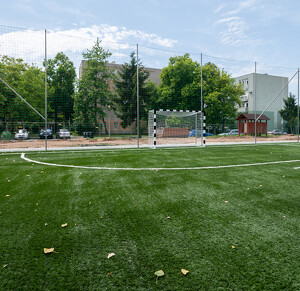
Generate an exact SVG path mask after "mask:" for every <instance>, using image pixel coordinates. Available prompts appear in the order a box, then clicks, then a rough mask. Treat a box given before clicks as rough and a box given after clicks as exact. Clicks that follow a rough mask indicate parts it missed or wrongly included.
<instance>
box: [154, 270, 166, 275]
mask: <svg viewBox="0 0 300 291" xmlns="http://www.w3.org/2000/svg"><path fill="white" fill-rule="evenodd" d="M154 275H156V276H157V277H162V276H164V275H165V273H164V271H163V270H159V271H156V272H155V273H154Z"/></svg>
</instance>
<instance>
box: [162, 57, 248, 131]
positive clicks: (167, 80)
mask: <svg viewBox="0 0 300 291" xmlns="http://www.w3.org/2000/svg"><path fill="white" fill-rule="evenodd" d="M161 80H162V83H161V84H160V86H159V92H160V97H159V99H158V102H157V105H158V106H159V107H162V108H170V109H177V110H180V109H181V110H201V100H200V99H201V66H200V65H199V64H198V63H197V62H194V61H193V60H192V59H191V58H190V56H189V54H185V55H184V56H177V57H172V58H170V62H169V65H168V66H167V67H165V68H163V70H162V73H161ZM202 81H203V87H202V90H203V101H204V104H205V112H206V117H207V123H209V124H225V123H226V122H230V121H232V120H234V118H235V117H236V114H237V107H236V105H237V104H240V103H241V101H240V96H241V95H243V94H244V91H243V89H242V87H241V85H236V84H234V81H233V79H232V78H231V77H230V75H229V74H227V73H226V72H225V71H224V70H220V69H219V68H218V67H217V66H216V65H215V64H213V63H207V64H205V65H204V66H203V67H202ZM214 130H215V129H214Z"/></svg>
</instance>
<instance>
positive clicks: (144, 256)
mask: <svg viewBox="0 0 300 291" xmlns="http://www.w3.org/2000/svg"><path fill="white" fill-rule="evenodd" d="M26 158H29V159H31V160H34V161H40V162H46V163H53V164H60V165H73V166H86V167H108V168H185V167H187V168H192V167H204V166H206V167H207V166H210V167H214V166H226V165H243V164H253V163H265V162H274V161H275V162H278V161H291V160H299V161H294V162H289V163H277V164H262V165H253V166H246V167H232V168H231V167H228V168H211V169H177V170H176V169H173V170H166V169H153V170H141V171H135V170H112V169H110V170H108V169H88V168H86V169H83V168H74V167H73V168H69V167H57V166H53V165H52V166H51V165H43V164H36V163H34V162H28V161H26V160H24V159H21V157H20V153H16V154H0V164H1V167H0V290H23V289H29V290H125V289H128V290H299V289H300V276H299V274H300V273H299V259H300V258H299V254H300V246H299V212H300V211H299V210H300V195H299V193H300V169H299V170H296V169H294V167H300V146H299V145H298V144H285V145H284V144H276V145H253V146H237V145H236V146H223V147H213V146H211V147H206V148H180V149H177V148H175V149H157V150H152V149H141V150H111V151H80V152H48V153H45V152H44V153H38V152H28V153H26ZM63 224H67V226H65V227H62V226H61V225H63ZM44 248H54V252H52V253H49V254H44ZM111 253H114V254H115V255H114V256H112V257H110V258H108V254H111ZM181 269H186V270H188V271H189V273H188V274H187V275H183V274H182V273H181ZM158 270H163V271H164V276H162V277H159V278H157V277H156V276H155V275H154V273H155V272H156V271H158Z"/></svg>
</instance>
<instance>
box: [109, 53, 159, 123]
mask: <svg viewBox="0 0 300 291" xmlns="http://www.w3.org/2000/svg"><path fill="white" fill-rule="evenodd" d="M130 58H131V59H130V62H129V63H125V64H123V65H122V68H121V69H120V71H118V74H117V78H116V79H115V86H116V93H117V96H115V98H114V106H115V110H116V113H117V116H118V117H119V118H120V119H121V120H122V121H121V126H122V127H123V128H126V127H127V126H130V125H132V123H133V122H134V121H136V118H137V65H138V67H139V105H140V106H139V109H140V110H139V111H140V117H141V119H146V117H147V116H148V114H147V112H148V109H149V105H150V103H151V100H152V99H151V98H152V96H153V94H156V92H157V91H156V90H157V89H156V86H155V84H154V83H153V82H151V81H148V82H147V80H148V78H149V75H150V73H149V72H147V71H145V69H144V67H143V66H142V64H141V63H138V60H137V59H136V57H135V53H134V52H132V53H131V54H130Z"/></svg>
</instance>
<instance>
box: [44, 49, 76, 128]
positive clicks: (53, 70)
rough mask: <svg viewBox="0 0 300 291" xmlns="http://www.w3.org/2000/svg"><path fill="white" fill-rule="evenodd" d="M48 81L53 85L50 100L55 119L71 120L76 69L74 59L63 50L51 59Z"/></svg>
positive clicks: (48, 67)
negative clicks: (71, 59)
mask: <svg viewBox="0 0 300 291" xmlns="http://www.w3.org/2000/svg"><path fill="white" fill-rule="evenodd" d="M47 75H48V81H49V84H50V87H51V90H50V92H49V102H50V105H51V108H52V109H53V119H54V122H55V123H56V122H57V121H63V122H66V121H70V120H71V118H72V115H73V112H74V110H73V106H74V93H75V78H76V71H75V67H74V64H73V62H72V61H70V59H69V58H68V57H67V56H66V55H65V54H64V53H62V52H59V53H57V55H56V56H55V57H54V59H49V61H48V66H47Z"/></svg>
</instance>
